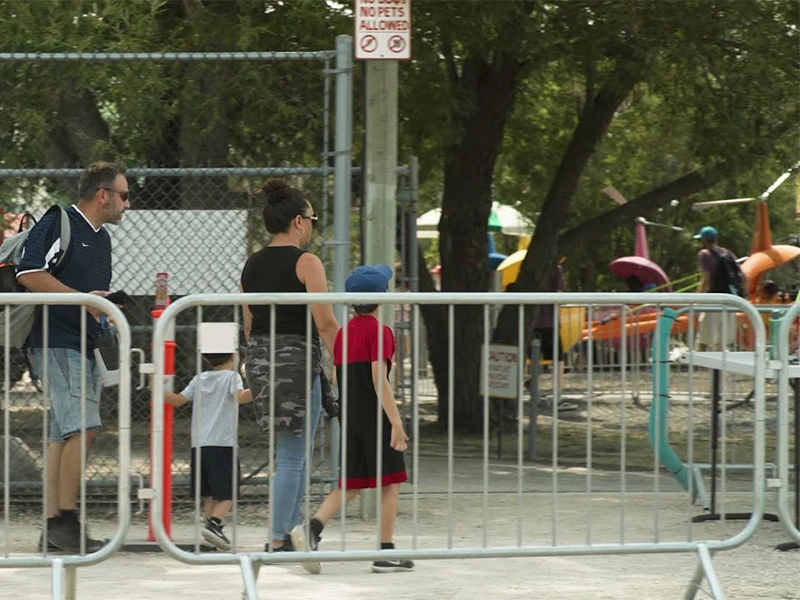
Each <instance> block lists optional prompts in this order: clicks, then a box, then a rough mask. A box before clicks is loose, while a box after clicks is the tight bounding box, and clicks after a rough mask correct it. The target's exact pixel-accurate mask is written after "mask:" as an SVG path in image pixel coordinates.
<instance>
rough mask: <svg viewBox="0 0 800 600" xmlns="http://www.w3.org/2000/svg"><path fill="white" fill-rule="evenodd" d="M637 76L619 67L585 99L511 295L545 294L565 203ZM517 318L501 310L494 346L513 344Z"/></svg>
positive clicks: (633, 66) (511, 310)
mask: <svg viewBox="0 0 800 600" xmlns="http://www.w3.org/2000/svg"><path fill="white" fill-rule="evenodd" d="M642 74H643V71H642V67H641V64H640V63H638V62H637V63H631V62H627V61H625V62H622V63H621V64H620V65H619V66H618V67H617V69H616V70H615V71H614V73H612V74H611V76H609V78H608V80H607V81H606V83H605V84H604V85H603V87H602V89H601V90H600V91H599V92H598V93H597V95H596V96H593V97H587V100H586V103H585V105H584V107H583V111H582V112H581V116H580V119H579V121H578V124H577V126H576V127H575V132H574V133H573V134H572V138H571V139H570V142H569V145H568V146H567V149H566V152H565V153H564V157H563V158H562V159H561V163H560V164H559V167H558V170H557V171H556V175H555V177H554V178H553V183H552V184H551V185H550V189H549V190H548V192H547V196H546V197H545V201H544V205H543V207H542V212H541V214H540V216H539V220H538V222H537V224H536V232H535V233H534V236H533V239H532V240H531V244H530V246H529V247H528V253H527V255H526V256H525V260H524V261H523V262H522V265H521V268H520V273H519V277H518V278H517V281H516V286H515V288H516V291H518V292H538V291H544V290H546V289H547V284H548V282H549V281H550V278H551V276H552V272H553V269H554V268H555V265H556V263H557V261H558V256H559V255H558V250H559V243H558V242H559V235H560V231H561V224H562V223H564V222H565V221H566V220H567V216H568V212H569V203H570V201H571V199H572V196H573V195H574V194H575V190H576V189H577V187H578V181H579V179H580V177H581V175H582V174H583V171H584V169H585V168H586V164H587V163H588V162H589V159H590V158H591V156H592V154H594V152H595V150H596V148H597V145H598V144H599V143H600V140H601V139H602V138H603V136H604V135H605V132H606V131H607V129H608V126H609V125H610V124H611V121H612V119H613V118H614V113H615V112H616V110H617V109H618V108H619V106H620V104H622V102H623V101H624V100H625V98H627V97H628V95H629V94H630V92H631V91H632V90H633V88H634V86H635V85H636V84H637V83H638V82H639V80H640V79H641V77H642ZM535 312H536V311H535V310H528V311H525V321H526V323H525V328H524V331H525V332H526V335H527V334H529V332H530V331H531V327H530V326H531V323H532V321H533V319H534V318H535ZM517 317H518V309H517V307H516V306H506V307H505V308H504V309H503V310H502V311H501V313H500V316H499V318H498V320H497V327H496V329H495V332H494V336H493V339H494V341H496V342H498V343H503V344H514V343H517V336H518V325H517ZM526 343H527V341H526Z"/></svg>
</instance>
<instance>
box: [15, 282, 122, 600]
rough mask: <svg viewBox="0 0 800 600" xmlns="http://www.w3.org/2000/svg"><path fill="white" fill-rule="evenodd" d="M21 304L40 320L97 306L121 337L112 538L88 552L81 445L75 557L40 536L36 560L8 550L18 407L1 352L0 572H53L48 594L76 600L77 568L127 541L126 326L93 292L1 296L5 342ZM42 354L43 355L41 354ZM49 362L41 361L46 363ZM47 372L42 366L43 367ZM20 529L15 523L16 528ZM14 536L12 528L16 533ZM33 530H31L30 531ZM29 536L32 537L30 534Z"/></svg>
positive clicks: (44, 442)
mask: <svg viewBox="0 0 800 600" xmlns="http://www.w3.org/2000/svg"><path fill="white" fill-rule="evenodd" d="M20 305H36V306H43V309H42V311H43V312H42V315H43V318H44V319H47V318H48V312H49V307H50V306H54V305H83V306H89V307H94V308H97V309H99V310H101V311H103V312H104V313H105V314H106V315H108V316H109V317H111V319H112V320H113V322H114V326H115V327H116V328H117V333H118V336H119V371H120V379H119V384H118V385H119V388H118V389H119V406H118V413H119V419H118V424H117V426H118V431H117V437H118V459H117V460H118V464H119V471H118V482H117V523H116V529H115V530H114V534H113V536H112V537H111V539H110V540H108V541H107V543H106V544H105V545H104V546H103V547H102V548H100V549H99V550H97V551H96V552H92V553H88V554H87V553H86V547H85V544H86V542H85V539H86V538H87V537H88V534H87V530H86V529H85V522H86V477H85V473H86V460H87V451H86V446H85V444H84V443H82V444H81V484H80V508H79V513H80V520H81V523H82V525H81V528H80V536H81V542H80V546H81V553H80V554H77V555H61V554H53V553H51V552H48V544H47V543H46V542H45V540H44V538H45V536H44V534H43V536H42V543H41V547H40V552H39V554H40V555H39V556H32V555H29V554H30V553H28V552H25V551H22V552H21V551H20V550H19V549H17V548H12V546H11V538H10V536H11V533H12V519H11V492H12V485H11V479H10V475H11V468H12V467H11V464H10V463H11V454H10V441H11V435H12V433H13V431H12V426H11V423H12V414H13V413H12V411H13V412H16V411H15V409H16V408H18V407H15V406H13V404H14V403H13V401H12V391H11V389H10V388H11V386H10V385H9V377H8V375H9V363H10V348H9V347H5V348H3V349H2V351H3V354H4V357H3V360H4V364H5V369H4V373H5V375H4V381H3V390H4V394H3V424H4V429H3V451H4V461H3V514H4V521H3V534H4V535H3V545H4V550H3V555H2V556H0V568H52V575H51V595H52V598H53V600H62V599H63V598H65V597H66V599H67V600H74V599H75V598H76V586H77V573H76V569H77V568H78V567H85V566H89V565H95V564H97V563H99V562H102V561H104V560H106V559H108V558H109V557H110V556H111V555H112V554H114V552H116V551H117V550H118V549H119V548H120V546H121V545H122V543H123V542H124V540H125V537H126V535H127V532H128V527H129V525H130V501H131V500H130V476H129V472H130V365H131V359H130V355H131V334H130V328H129V326H128V322H127V320H126V319H125V316H124V315H123V314H122V311H121V310H120V309H119V308H117V307H116V306H115V305H114V304H111V303H110V302H109V301H108V300H106V299H104V298H102V297H100V296H96V295H92V294H44V293H42V294H31V293H20V294H0V306H2V307H3V309H4V314H3V316H0V327H3V328H4V336H3V339H9V334H10V327H11V319H10V318H9V316H8V315H9V312H10V311H9V308H10V307H11V306H20ZM87 318H88V319H91V318H92V317H91V315H87V311H86V310H82V311H81V329H82V330H85V328H86V319H87ZM82 340H83V341H82V354H83V355H84V356H85V355H86V336H82ZM48 344H49V340H48V336H47V334H45V337H44V346H45V348H46V347H47V346H48ZM45 356H46V355H45ZM47 360H48V359H47V358H45V359H44V361H45V363H44V364H45V365H47V362H46V361H47ZM85 365H86V362H85V361H82V364H81V389H82V397H81V429H82V430H83V433H81V436H82V437H83V436H84V435H85V430H86V429H85V428H86V387H85V381H86V380H85V377H86V375H87V373H86V367H85ZM45 369H46V367H45ZM43 384H44V392H45V395H44V404H43V408H44V410H42V429H43V436H42V447H41V450H42V465H43V469H42V471H43V473H42V488H43V494H42V497H43V499H44V498H46V497H47V493H48V481H47V469H46V463H47V460H46V458H45V457H46V456H47V450H48V412H49V411H50V410H52V409H51V408H50V399H49V398H48V397H47V392H48V387H49V377H48V376H47V375H46V374H45V375H44V377H43ZM101 435H102V434H101ZM42 507H43V508H42V529H43V532H44V531H47V519H46V517H47V514H46V508H45V503H44V500H43V502H42ZM17 525H19V524H17ZM15 532H16V530H15ZM34 532H35V530H34ZM32 535H33V533H32ZM35 543H36V542H35V539H34V538H31V539H30V546H31V548H32V547H34V545H35Z"/></svg>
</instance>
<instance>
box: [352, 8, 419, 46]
mask: <svg viewBox="0 0 800 600" xmlns="http://www.w3.org/2000/svg"><path fill="white" fill-rule="evenodd" d="M355 3H356V4H355V15H354V18H355V22H356V40H355V42H356V58H360V59H367V60H370V59H377V60H381V59H382V60H407V59H409V58H411V0H355Z"/></svg>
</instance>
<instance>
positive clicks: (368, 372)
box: [333, 315, 395, 427]
mask: <svg viewBox="0 0 800 600" xmlns="http://www.w3.org/2000/svg"><path fill="white" fill-rule="evenodd" d="M379 325H380V324H379V323H378V320H377V319H376V318H375V317H373V316H371V315H359V316H356V317H353V318H352V319H351V320H350V321H349V322H348V323H347V326H346V327H347V353H346V356H345V352H344V347H343V344H344V341H345V335H344V333H345V332H344V329H341V330H339V333H338V334H336V341H335V343H334V346H333V364H334V365H335V366H336V371H337V373H336V374H337V377H338V385H339V393H340V395H343V394H344V392H345V389H344V387H345V386H344V379H345V377H344V372H343V367H344V361H345V360H346V361H347V390H346V392H347V401H348V403H349V405H350V406H351V407H355V406H360V407H363V408H364V409H366V411H367V412H368V413H369V414H374V412H375V408H376V407H377V395H376V394H375V386H374V385H373V383H372V363H373V362H376V361H377V360H378V359H379V358H383V359H384V360H385V361H386V364H387V367H388V369H389V370H391V368H392V360H393V359H394V350H395V341H394V333H392V329H391V328H390V327H388V326H386V325H384V326H383V334H382V336H383V339H382V342H383V352H382V354H381V355H380V356H379V352H378V349H379V348H380V345H379V344H380V342H381V339H380V337H381V334H380V331H381V329H380V328H379ZM359 414H363V413H361V411H359ZM350 416H356V415H354V414H352V413H351V415H350ZM365 416H366V415H365ZM371 423H372V426H373V427H374V420H373V421H371Z"/></svg>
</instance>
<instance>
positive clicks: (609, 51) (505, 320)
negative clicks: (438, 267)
mask: <svg viewBox="0 0 800 600" xmlns="http://www.w3.org/2000/svg"><path fill="white" fill-rule="evenodd" d="M425 6H426V7H427V6H428V5H427V4H426V5H425ZM461 6H462V5H460V4H458V3H437V4H436V5H435V7H433V8H431V9H430V10H428V11H423V13H422V15H420V14H419V11H418V12H417V14H416V17H415V18H416V23H417V24H418V26H419V28H420V30H421V31H423V32H425V33H423V34H422V37H423V40H424V41H425V42H427V43H429V44H430V47H431V48H430V50H429V51H430V52H431V53H433V54H436V55H438V56H440V57H441V58H442V60H440V61H438V63H434V62H433V61H425V60H420V61H419V62H418V64H417V65H416V68H414V67H412V69H411V70H412V71H413V72H414V74H413V76H412V79H411V80H410V82H411V84H412V86H413V85H414V83H418V84H419V86H420V88H415V89H413V90H411V91H409V92H407V93H408V95H409V96H411V97H414V96H416V97H417V98H418V101H421V98H423V95H422V90H421V87H422V86H425V85H427V84H428V83H429V82H431V81H432V80H433V81H438V82H439V86H438V88H437V92H438V93H437V96H436V97H437V99H438V103H437V106H436V107H435V108H433V109H432V110H434V111H441V114H438V115H437V117H438V122H439V123H441V126H440V128H439V130H438V131H439V132H440V133H442V134H443V135H442V139H441V142H440V143H441V146H440V148H441V150H440V152H441V155H442V156H443V157H444V158H443V163H444V168H443V172H444V176H443V201H442V220H441V224H440V234H441V239H440V250H441V258H442V261H441V262H442V286H443V289H445V290H452V291H456V290H458V291H476V292H477V291H483V290H485V289H486V250H485V239H486V222H487V216H488V212H489V208H490V203H491V200H492V184H493V183H494V182H495V175H496V171H495V168H496V166H497V164H498V156H500V155H501V151H502V155H503V156H504V158H505V156H506V155H508V162H507V163H506V162H505V161H503V163H502V168H501V173H503V174H504V176H505V178H507V179H513V180H517V185H519V180H523V181H524V184H523V185H525V186H527V188H528V190H530V191H529V195H533V196H538V197H537V198H536V200H534V202H533V205H535V206H537V207H538V209H539V210H540V216H539V218H538V222H537V228H536V234H535V236H534V239H533V241H532V243H531V247H530V250H529V252H528V256H527V258H526V260H525V262H524V263H523V266H522V272H521V275H520V278H519V280H518V290H519V291H537V290H542V289H545V288H546V282H547V281H548V280H549V278H550V271H551V269H552V267H553V265H554V263H555V260H556V259H557V258H558V257H559V256H561V255H564V254H570V253H572V252H575V251H579V250H580V249H581V248H584V247H592V248H596V243H597V242H598V240H600V239H603V236H604V235H606V234H607V232H608V231H610V230H612V229H614V228H616V227H617V226H619V225H621V224H625V223H631V222H632V220H633V218H634V217H636V216H639V215H640V214H641V215H644V216H648V215H650V214H652V213H653V212H654V211H657V210H658V208H659V207H663V206H666V205H668V204H669V203H670V201H671V200H673V199H680V198H683V197H685V196H687V195H690V194H694V193H698V192H702V191H704V190H707V189H709V188H710V187H711V186H712V185H714V184H715V183H717V182H720V181H724V180H726V179H727V178H730V177H732V176H735V175H736V174H737V173H742V172H743V171H745V170H752V169H755V168H758V167H763V166H764V164H765V163H770V164H774V162H775V161H776V159H777V161H778V162H780V161H781V160H784V161H785V158H786V156H787V155H788V154H790V153H791V151H792V149H793V143H794V140H796V124H797V122H798V120H797V116H798V104H797V98H796V94H795V93H793V92H792V90H793V89H795V88H796V82H797V80H798V77H797V76H798V65H797V61H796V56H795V55H794V54H792V52H791V51H790V50H789V48H794V47H796V45H797V43H796V41H797V40H796V36H797V11H796V7H795V6H794V5H789V4H785V5H780V8H779V9H778V10H776V5H775V4H774V3H769V2H692V1H683V2H673V3H644V2H643V3H630V2H614V1H609V2H564V3H560V2H557V3H547V4H544V3H529V2H504V3H493V4H491V5H483V11H482V12H481V13H480V15H477V14H476V15H472V14H470V13H469V11H466V12H462V13H461V16H460V18H461V19H462V21H463V23H462V22H459V21H458V20H457V19H456V17H454V15H453V14H448V12H447V10H448V9H450V10H452V11H456V10H457V9H458V8H459V7H461ZM490 6H491V8H490ZM454 19H455V20H454ZM421 22H422V24H420V23H421ZM456 25H458V26H456ZM462 25H465V26H462ZM437 28H438V29H437ZM512 32H513V33H512ZM456 35H458V42H456V41H455V40H454V39H453V37H454V36H456ZM416 47H417V48H419V44H417V46H416ZM454 48H455V51H453V50H451V49H454ZM474 65H478V67H477V68H476V67H475V66H474ZM471 68H472V69H474V71H471V70H470V69H471ZM426 72H427V76H425V73H426ZM470 73H476V74H475V75H472V76H471V77H469V76H465V74H470ZM418 75H419V77H418ZM500 82H502V83H500ZM764 88H768V90H766V91H764ZM515 100H516V101H517V102H516V105H517V106H516V107H517V108H519V107H520V106H527V107H529V108H531V107H532V108H533V111H531V112H530V113H529V114H525V115H521V114H519V113H516V112H515ZM648 106H649V111H650V113H651V114H652V112H653V111H654V110H657V111H658V112H657V118H656V119H655V121H654V122H652V123H648V124H647V125H648V126H649V127H652V129H653V132H652V136H654V137H651V139H659V138H660V139H665V140H667V144H668V145H669V146H670V147H671V149H672V151H673V153H674V154H673V156H676V157H677V159H673V160H670V157H669V156H668V155H667V154H666V153H663V154H661V155H660V156H658V155H657V154H656V153H654V152H653V151H652V150H651V149H650V148H647V149H642V148H641V147H639V145H638V144H637V145H636V146H635V147H634V148H628V154H627V155H622V154H620V153H621V152H622V151H623V149H622V147H621V146H620V143H619V142H618V141H617V140H618V139H620V138H621V139H622V140H624V139H625V138H626V137H627V136H628V130H629V129H630V130H633V131H635V130H636V129H639V130H641V129H642V128H643V125H642V124H641V122H640V121H639V120H638V119H637V114H639V115H646V114H647V113H648ZM465 107H466V108H465ZM512 115H513V117H512ZM615 122H619V123H620V125H622V126H623V127H620V128H619V129H618V130H617V131H614V129H613V128H614V126H615V124H616V123H615ZM509 123H513V124H515V125H516V124H518V123H519V124H524V127H520V128H519V129H516V128H515V129H513V130H512V129H510V127H509ZM625 125H627V127H625ZM487 127H491V128H492V134H488V133H487V131H486V128H487ZM498 129H502V131H501V132H500V133H502V135H498ZM612 132H613V133H614V134H615V136H614V138H612V137H611V136H610V134H611V133H612ZM526 134H527V135H526ZM532 134H533V135H536V134H539V135H538V137H535V138H532V137H531V135H532ZM648 135H650V134H648ZM793 136H794V137H793ZM646 137H647V136H645V139H644V140H640V141H646ZM504 141H505V143H506V146H505V147H503V142H504ZM606 146H608V148H605V147H606ZM614 146H616V148H615V147H614ZM657 146H658V144H656V147H657ZM526 153H527V154H526ZM642 153H644V154H645V155H646V156H648V157H649V159H650V162H649V164H648V167H649V168H650V169H652V170H653V172H654V173H653V175H652V176H650V177H648V178H646V180H644V181H642V183H643V184H645V187H644V189H643V191H642V192H641V193H638V194H636V195H635V196H633V197H632V199H631V202H629V203H628V204H626V205H624V206H620V207H618V208H616V209H613V210H606V209H605V208H600V207H599V206H597V202H596V197H597V188H595V187H594V186H595V185H596V182H597V181H598V180H602V179H603V178H604V170H605V168H604V161H603V159H602V157H603V156H605V157H606V159H605V160H606V161H610V160H614V161H617V162H620V161H625V160H635V158H634V157H636V156H639V155H640V154H642ZM530 157H534V158H530ZM595 157H600V158H598V159H596V158H595ZM612 157H613V158H612ZM537 158H539V159H540V160H536V159H537ZM593 160H595V164H594V177H593V181H591V180H590V181H591V188H592V189H582V188H581V186H582V185H586V181H585V179H584V178H585V177H586V175H587V173H588V172H589V171H587V170H591V167H592V166H593V165H592V162H593ZM665 161H667V162H669V163H671V164H670V165H669V167H670V168H669V169H664V168H663V165H660V164H659V163H664V162H665ZM618 172H620V174H621V177H620V178H616V177H615V183H616V184H617V185H619V184H620V181H623V180H624V179H622V176H623V175H624V169H622V168H618ZM665 175H666V177H665ZM542 192H544V193H543V194H542ZM629 193H630V192H629ZM579 197H582V199H584V200H585V201H586V202H588V203H589V204H588V205H587V204H586V202H584V203H581V205H577V204H573V203H574V202H575V201H576V200H577V199H578V198H579ZM592 199H593V200H592ZM592 203H594V204H595V206H594V208H591V204H592ZM587 209H588V210H587ZM420 277H421V278H424V273H420ZM532 312H533V311H529V313H528V314H527V315H526V316H528V317H529V318H531V317H532ZM516 315H517V311H516V309H512V310H505V311H503V312H502V313H501V316H500V319H499V322H498V326H497V329H496V331H495V332H494V339H495V340H497V341H502V342H512V341H514V340H515V338H516V332H517V325H516ZM426 325H427V327H428V331H429V339H431V340H433V344H432V346H431V361H432V363H433V365H434V368H435V370H436V372H437V374H436V381H437V388H438V390H439V397H440V411H439V416H440V419H444V417H445V416H446V415H445V411H444V410H443V407H444V403H443V400H444V399H446V398H447V396H448V392H449V390H448V389H447V378H446V373H447V368H448V365H447V359H446V356H447V355H446V353H444V352H443V343H442V342H443V340H446V336H445V335H443V332H445V331H446V328H447V326H448V324H447V321H446V318H445V315H444V313H443V312H442V311H437V310H428V311H426ZM454 325H455V331H456V350H455V352H456V357H455V361H456V368H457V373H458V374H457V376H456V377H455V389H454V390H453V395H454V397H455V402H456V407H455V419H456V423H455V425H456V427H457V428H458V429H461V430H465V431H480V430H481V429H482V425H483V423H482V412H481V410H480V407H481V403H482V400H481V398H480V396H479V393H478V391H479V380H478V377H479V372H480V370H479V368H478V367H479V365H480V344H481V340H482V339H483V325H482V323H481V315H480V311H472V310H462V311H458V314H457V317H456V323H455V324H454Z"/></svg>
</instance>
